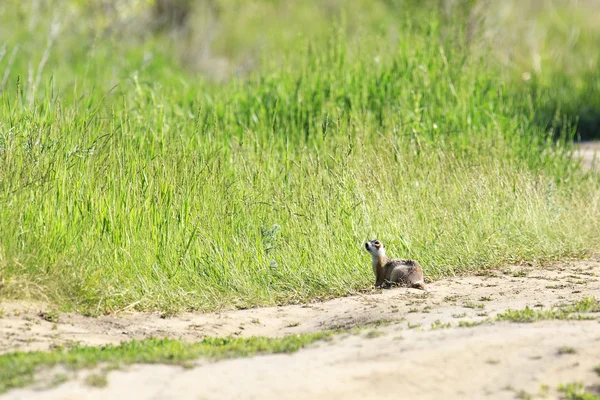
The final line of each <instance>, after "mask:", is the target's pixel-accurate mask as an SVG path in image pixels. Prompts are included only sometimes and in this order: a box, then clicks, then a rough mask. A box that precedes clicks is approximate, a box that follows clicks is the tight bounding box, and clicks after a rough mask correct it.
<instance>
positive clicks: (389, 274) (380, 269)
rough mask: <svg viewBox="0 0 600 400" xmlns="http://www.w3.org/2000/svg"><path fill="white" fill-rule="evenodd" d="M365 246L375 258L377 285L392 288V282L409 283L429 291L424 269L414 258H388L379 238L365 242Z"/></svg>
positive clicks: (374, 267)
mask: <svg viewBox="0 0 600 400" xmlns="http://www.w3.org/2000/svg"><path fill="white" fill-rule="evenodd" d="M365 248H366V249H367V251H368V252H369V253H371V257H372V258H373V273H375V286H376V287H382V286H383V284H384V283H385V286H386V288H388V289H389V288H390V287H391V286H392V283H400V284H408V285H409V286H410V287H413V288H418V289H423V290H425V291H426V292H427V291H428V290H427V288H426V287H425V282H424V280H423V269H422V268H421V266H420V265H419V263H418V262H416V261H414V260H401V259H397V258H387V256H386V255H385V247H383V243H381V242H380V241H379V240H371V241H369V242H367V243H365Z"/></svg>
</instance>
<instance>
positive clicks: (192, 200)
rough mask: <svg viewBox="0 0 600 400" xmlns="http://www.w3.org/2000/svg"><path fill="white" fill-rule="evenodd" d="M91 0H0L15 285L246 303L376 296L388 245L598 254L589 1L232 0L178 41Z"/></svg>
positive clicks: (475, 257)
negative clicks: (501, 5)
mask: <svg viewBox="0 0 600 400" xmlns="http://www.w3.org/2000/svg"><path fill="white" fill-rule="evenodd" d="M92 3H93V4H95V6H94V5H93V4H92V5H86V3H85V2H83V3H82V2H79V1H73V0H72V1H64V2H57V1H48V2H29V1H27V2H21V1H15V0H9V1H6V2H3V3H2V5H0V35H1V36H2V37H4V38H6V42H5V43H4V45H3V46H4V47H1V46H0V49H3V50H2V51H0V54H3V55H4V56H2V57H0V79H3V77H4V76H5V74H4V72H6V77H7V78H6V81H5V83H6V84H5V86H4V87H3V88H0V92H1V93H0V116H1V117H2V118H0V282H2V285H1V286H0V297H2V298H32V299H50V301H51V302H53V303H55V304H57V305H58V306H60V307H62V308H63V309H64V308H75V309H78V310H80V311H84V312H86V313H90V314H97V313H105V312H114V311H117V310H121V309H124V308H128V309H138V310H161V311H163V312H167V313H168V312H174V311H179V310H183V309H187V310H215V309H219V308H223V307H243V308H247V307H254V306H260V305H273V304H285V303H298V302H303V301H307V300H314V299H323V298H327V297H332V296H340V295H347V294H350V293H354V292H356V291H357V290H363V289H366V288H369V287H372V284H373V277H372V276H371V275H372V272H371V268H370V259H369V257H368V255H367V254H366V253H365V251H364V250H363V242H364V241H365V240H367V239H372V238H373V237H378V238H379V239H381V240H383V241H384V242H385V243H386V244H387V247H388V252H389V253H390V254H391V255H394V256H403V257H411V258H416V259H418V260H419V261H420V262H421V264H422V265H423V266H424V269H425V273H426V275H427V276H428V277H430V278H437V277H442V276H446V275H454V274H457V273H460V272H465V271H473V270H477V269H480V268H490V267H495V266H500V265H502V264H504V263H515V262H519V261H528V262H532V263H541V262H544V261H547V260H552V259H557V258H560V257H567V256H569V257H583V256H585V255H587V254H589V253H590V251H592V250H594V249H597V248H598V245H599V243H600V190H599V189H598V187H599V185H598V182H599V178H598V176H597V175H594V174H587V173H584V172H583V171H581V170H580V169H579V168H578V167H576V166H574V165H573V164H572V163H570V162H569V160H568V156H569V152H570V151H571V145H570V144H569V139H570V138H571V137H572V136H573V135H575V132H576V127H575V123H576V121H577V119H578V117H580V116H581V117H582V118H583V117H585V118H584V119H585V121H587V122H586V124H587V125H586V126H588V127H591V126H593V124H592V122H593V117H594V115H595V114H594V112H595V111H598V110H600V107H598V105H599V104H600V96H598V93H600V91H598V88H599V86H600V79H598V78H599V73H600V72H599V71H600V68H598V55H599V52H600V51H599V49H598V46H597V45H596V43H597V42H598V40H596V39H598V38H600V29H596V28H597V27H596V24H595V22H594V21H597V20H596V19H594V18H592V17H593V16H594V15H595V14H594V13H593V12H592V11H589V10H587V9H586V8H585V7H586V6H584V5H581V6H575V5H574V6H573V8H567V9H565V10H563V9H562V8H561V9H558V10H554V9H552V10H547V9H542V10H529V9H528V11H527V12H534V11H535V12H537V14H535V15H536V16H535V18H534V20H535V21H536V24H537V25H536V27H538V28H539V29H542V30H543V32H541V34H540V35H537V33H536V32H534V31H531V30H527V29H524V28H523V27H522V26H521V25H519V24H520V23H522V22H523V21H525V20H527V19H526V18H525V19H521V18H522V17H523V16H526V14H525V13H524V12H522V11H518V12H516V11H515V12H513V13H512V14H510V13H509V14H503V13H500V14H501V15H512V17H513V20H511V21H513V22H514V24H513V25H514V26H513V25H511V24H510V23H509V22H510V21H509V22H507V21H502V22H501V23H499V25H498V26H496V25H494V26H490V25H489V24H490V23H492V22H493V21H494V19H493V18H486V16H485V15H479V14H478V13H481V12H482V11H481V10H480V9H479V8H473V9H470V8H469V6H468V5H466V3H465V4H462V3H461V4H462V5H461V6H458V7H455V8H452V7H451V8H445V7H444V6H443V5H442V6H438V2H425V3H422V2H416V1H406V2H403V1H399V2H396V1H392V2H387V1H386V2H384V1H375V2H370V1H356V2H352V6H350V5H349V4H350V3H346V2H335V1H329V0H327V2H326V3H327V4H326V6H320V4H322V3H321V2H317V1H313V2H311V1H307V2H298V4H297V5H295V6H293V7H292V6H290V7H292V8H291V9H287V8H285V6H284V5H283V3H286V4H287V2H270V1H252V2H244V3H243V4H239V2H232V1H225V0H219V1H215V2H214V3H215V4H217V8H219V10H218V12H214V15H212V14H210V13H208V14H207V13H197V14H193V15H192V16H191V18H192V20H194V21H196V23H192V24H191V25H190V28H189V30H188V31H184V32H187V33H179V34H173V35H171V34H167V33H164V32H157V31H154V30H152V29H151V28H150V27H149V26H150V25H151V24H150V25H148V26H146V25H145V24H142V23H137V22H140V20H141V18H143V17H142V16H143V15H147V14H146V13H143V12H142V11H143V10H142V11H140V8H142V9H143V8H144V7H146V6H145V5H144V4H150V3H151V2H150V3H148V2H132V3H131V4H132V6H131V7H130V8H127V10H120V11H119V12H118V13H117V12H114V11H113V12H111V11H110V9H111V8H110V7H105V6H102V7H101V6H99V5H98V3H97V2H92ZM201 3H202V4H204V6H205V5H206V4H207V3H206V2H201ZM90 4H91V3H90ZM247 4H251V5H247ZM344 4H346V5H344ZM511 4H512V3H511ZM582 4H583V3H582ZM513 5H514V4H513ZM204 6H203V7H204ZM240 7H243V9H244V10H245V11H247V12H241V11H240ZM246 7H248V9H246ZM294 7H296V8H294ZM50 10H52V12H50ZM449 10H450V11H449ZM496 11H497V10H495V8H493V9H492V10H491V11H489V12H496ZM449 12H450V14H451V15H450V14H448V13H449ZM486 12H487V11H486ZM500 14H499V15H500ZM52 15H55V16H56V19H55V20H52V19H51V16H52ZM211 15H212V16H211ZM265 16H272V18H266V19H265ZM557 16H558V17H557ZM488 17H489V16H488ZM202 18H208V19H209V20H208V22H207V21H204V20H202ZM210 18H218V21H217V22H218V23H215V24H212V22H210V21H212V20H210ZM557 18H558V19H557ZM128 21H133V23H131V22H128ZM198 21H200V22H202V21H204V22H207V23H199V22H198ZM309 21H310V23H308V22H309ZM476 21H479V22H481V23H480V24H479V25H478V24H477V23H472V22H476ZM490 21H492V22H490ZM53 22H54V24H53ZM467 26H476V27H477V29H476V30H475V31H473V32H466V31H465V29H466V28H465V27H467ZM571 26H573V27H575V28H577V29H579V30H578V31H573V30H571V29H570V28H565V27H571ZM211 27H213V28H211ZM513 28H514V29H513ZM522 28H523V29H522ZM203 29H208V30H210V29H213V31H210V32H208V31H204V30H203ZM490 32H493V33H494V34H493V35H490V34H489V33H490ZM513 32H514V33H515V34H516V33H518V32H528V33H527V35H531V36H527V38H528V40H529V39H530V41H529V42H527V43H530V44H531V43H533V44H535V46H533V47H535V54H531V53H530V51H531V47H530V46H529V44H528V45H527V46H525V42H526V41H524V40H521V39H519V41H516V42H515V46H514V47H511V51H510V52H505V51H504V50H505V49H503V48H501V47H497V46H500V45H502V44H504V42H502V43H500V42H498V43H497V42H496V39H497V38H505V39H506V43H510V41H509V39H511V38H512V36H510V37H509V35H512V34H513ZM532 32H533V33H532ZM578 32H579V35H578ZM490 37H493V38H496V39H494V40H492V41H490V40H489V38H490ZM115 44H118V46H115ZM198 49H200V50H202V49H204V50H202V51H200V50H198ZM199 53H201V54H199ZM12 54H15V56H14V58H13V57H12ZM511 54H514V57H513V56H511ZM219 57H221V58H226V59H227V62H228V65H229V66H230V67H229V68H226V69H227V71H228V72H227V71H226V72H227V76H226V77H225V78H219V79H216V78H215V77H214V76H213V75H214V74H212V72H218V71H212V72H211V71H208V70H211V68H212V69H215V68H213V67H210V65H213V66H214V65H216V64H218V59H219ZM11 60H12V61H11ZM531 60H534V61H535V60H538V61H539V62H538V61H536V62H533V61H531ZM540 63H541V64H540ZM540 65H541V67H540ZM542 67H543V68H542ZM235 71H238V72H237V73H236V72H235ZM525 73H526V74H525ZM524 74H525V75H524ZM211 76H212V78H211ZM524 77H526V78H527V79H524ZM213 78H214V79H213ZM0 84H1V82H0ZM582 121H583V119H582ZM580 126H583V125H582V124H581V123H580ZM578 129H579V128H578Z"/></svg>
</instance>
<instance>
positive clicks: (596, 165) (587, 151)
mask: <svg viewBox="0 0 600 400" xmlns="http://www.w3.org/2000/svg"><path fill="white" fill-rule="evenodd" d="M573 156H574V158H575V159H578V160H580V162H581V164H582V165H583V167H584V168H585V169H595V170H600V141H591V142H583V143H580V144H578V145H577V147H576V150H575V154H573Z"/></svg>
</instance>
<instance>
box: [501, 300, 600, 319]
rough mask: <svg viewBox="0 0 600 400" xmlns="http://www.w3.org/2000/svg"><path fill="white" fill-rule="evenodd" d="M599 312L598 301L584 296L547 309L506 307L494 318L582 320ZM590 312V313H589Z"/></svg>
mask: <svg viewBox="0 0 600 400" xmlns="http://www.w3.org/2000/svg"><path fill="white" fill-rule="evenodd" d="M598 312H600V301H598V300H597V299H594V298H592V297H586V298H584V299H582V300H579V301H577V302H575V303H573V304H569V305H557V306H554V307H552V308H551V309H549V310H536V309H532V308H529V306H527V307H525V308H524V309H522V310H511V309H508V310H506V311H505V312H504V313H500V314H498V315H496V320H499V321H512V322H535V321H542V320H551V319H558V320H568V319H575V320H584V319H596V318H597V317H598V316H595V315H593V313H598ZM590 314H592V315H590Z"/></svg>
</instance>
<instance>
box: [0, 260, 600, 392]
mask: <svg viewBox="0 0 600 400" xmlns="http://www.w3.org/2000/svg"><path fill="white" fill-rule="evenodd" d="M430 287H431V293H430V294H429V295H424V294H423V293H422V292H421V291H418V290H415V289H406V288H399V289H392V290H386V291H382V292H381V293H378V294H373V295H364V296H354V297H347V298H341V299H335V300H332V301H328V302H325V303H317V304H311V305H305V306H288V307H273V308H263V309H253V310H238V311H228V312H223V313H213V314H182V315H178V316H176V317H173V318H167V319H163V318H161V317H160V315H158V314H140V313H136V314H121V315H116V316H104V317H100V318H85V317H82V316H77V315H68V314H64V315H60V316H59V320H58V322H57V323H55V322H49V321H46V320H44V319H42V318H41V317H39V316H38V312H39V311H40V310H39V308H40V307H42V306H40V305H28V306H25V305H23V304H4V305H2V307H3V308H4V310H5V316H4V318H3V319H2V320H0V321H2V326H3V329H2V335H1V336H2V337H1V338H0V348H1V349H2V351H3V352H6V351H13V350H15V348H16V347H17V346H18V347H19V348H21V349H24V350H32V349H47V348H49V347H50V346H52V345H54V344H64V343H67V342H69V341H79V342H81V343H84V344H90V345H98V344H104V343H117V342H120V341H122V340H127V339H131V338H144V337H149V336H168V337H173V338H182V339H185V340H197V339H198V338H201V337H204V336H207V335H208V336H223V335H230V334H231V335H239V336H252V335H265V336H282V335H287V334H293V333H303V332H315V331H320V330H323V329H331V328H338V327H351V326H355V325H363V324H365V323H368V322H370V321H371V322H372V321H381V320H388V321H394V322H393V323H391V324H390V325H387V326H379V327H376V328H369V329H366V330H363V331H361V333H360V334H355V335H345V336H344V335H342V336H340V337H336V339H334V341H333V342H332V343H325V342H323V343H318V344H316V345H313V346H310V347H309V348H307V349H304V350H301V351H300V352H298V353H295V354H292V355H272V356H258V357H253V358H248V359H236V360H227V361H219V362H206V361H200V362H198V364H197V365H196V366H195V367H194V368H192V369H183V368H181V367H173V366H156V365H148V366H134V367H131V368H128V369H126V370H123V371H113V372H111V373H109V375H108V386H107V387H105V388H101V389H98V388H90V387H88V386H86V385H85V384H84V383H83V380H84V377H85V376H86V372H80V373H79V374H78V376H77V378H75V379H73V380H71V381H69V382H67V383H65V384H62V385H60V386H58V387H55V388H52V389H49V390H44V391H36V390H32V389H20V390H14V391H11V392H9V393H7V394H5V395H4V396H0V398H2V399H88V398H89V399H101V398H102V399H104V398H136V399H171V398H172V399H217V398H218V399H305V398H311V399H313V398H314V399H331V398H342V397H343V398H350V399H370V398H373V399H375V398H377V399H381V398H394V399H403V398H407V399H411V398H423V399H428V398H445V399H454V398H456V399H465V398H474V399H475V398H476V399H479V398H493V399H513V398H519V396H520V398H528V397H527V396H530V395H531V396H533V395H536V394H543V393H542V392H544V393H545V395H546V398H557V396H558V393H557V391H556V389H557V387H558V385H559V384H561V383H569V382H577V381H582V382H585V384H586V385H587V386H588V389H589V390H590V391H592V392H594V391H600V376H597V375H596V373H595V372H594V367H595V366H596V365H599V364H600V323H599V322H600V321H599V320H598V319H596V320H593V321H541V322H535V323H530V324H517V323H511V322H486V323H484V324H481V325H476V326H472V327H459V324H461V323H462V324H463V325H466V324H470V323H473V322H482V321H486V320H489V319H493V317H494V316H495V315H496V314H497V313H500V312H504V311H506V310H507V309H508V308H512V309H522V308H524V307H525V306H529V307H532V308H536V309H547V308H549V307H551V306H553V305H556V304H557V303H564V302H572V301H576V300H578V299H582V298H584V297H589V296H592V297H596V298H598V297H599V296H600V260H588V261H578V262H560V263H556V264H554V265H551V266H548V267H547V268H544V269H533V268H529V267H511V268H507V269H505V270H502V271H489V272H488V273H485V274H482V275H480V276H469V277H455V278H448V279H444V280H440V281H436V282H434V283H432V284H431V285H430ZM15 311H16V314H15ZM461 321H462V322H461ZM561 349H562V350H561ZM565 349H566V350H565ZM546 388H547V389H546ZM546 392H547V393H546ZM533 398H535V397H533Z"/></svg>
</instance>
